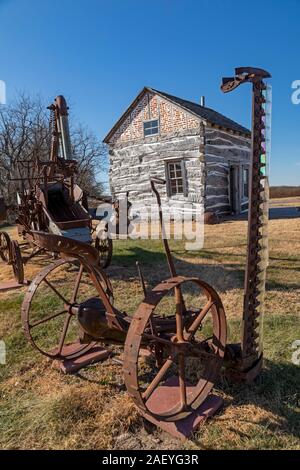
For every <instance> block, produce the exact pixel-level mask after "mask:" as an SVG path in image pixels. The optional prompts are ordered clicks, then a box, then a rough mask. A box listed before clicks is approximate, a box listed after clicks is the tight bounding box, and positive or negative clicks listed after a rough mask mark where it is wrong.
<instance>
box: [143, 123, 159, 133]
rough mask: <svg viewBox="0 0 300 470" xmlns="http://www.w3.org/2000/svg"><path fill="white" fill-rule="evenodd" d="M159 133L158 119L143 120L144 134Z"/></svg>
mask: <svg viewBox="0 0 300 470" xmlns="http://www.w3.org/2000/svg"><path fill="white" fill-rule="evenodd" d="M158 133H159V122H158V119H152V120H151V121H145V122H144V136H145V137H147V136H149V135H156V134H158Z"/></svg>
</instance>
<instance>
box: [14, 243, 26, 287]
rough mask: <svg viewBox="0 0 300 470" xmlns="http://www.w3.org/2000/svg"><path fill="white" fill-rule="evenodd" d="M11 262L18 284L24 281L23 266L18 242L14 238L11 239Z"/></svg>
mask: <svg viewBox="0 0 300 470" xmlns="http://www.w3.org/2000/svg"><path fill="white" fill-rule="evenodd" d="M11 264H12V267H13V271H14V276H15V280H16V281H17V282H18V283H19V284H23V283H24V266H23V260H22V255H21V251H20V247H19V243H18V242H17V241H16V240H12V241H11Z"/></svg>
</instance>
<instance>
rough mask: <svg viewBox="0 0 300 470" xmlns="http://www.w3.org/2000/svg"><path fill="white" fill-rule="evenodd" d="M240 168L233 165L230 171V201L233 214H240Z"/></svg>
mask: <svg viewBox="0 0 300 470" xmlns="http://www.w3.org/2000/svg"><path fill="white" fill-rule="evenodd" d="M239 173H240V172H239V167H238V165H231V166H230V170H229V199H230V209H231V213H232V214H239V213H240V195H239V186H240V185H239Z"/></svg>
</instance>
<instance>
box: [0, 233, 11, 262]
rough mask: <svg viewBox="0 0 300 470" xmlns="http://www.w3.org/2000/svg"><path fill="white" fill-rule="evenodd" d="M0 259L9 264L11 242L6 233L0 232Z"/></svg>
mask: <svg viewBox="0 0 300 470" xmlns="http://www.w3.org/2000/svg"><path fill="white" fill-rule="evenodd" d="M0 258H1V259H2V261H4V262H5V263H7V264H9V263H10V262H11V240H10V237H9V235H8V233H6V232H0Z"/></svg>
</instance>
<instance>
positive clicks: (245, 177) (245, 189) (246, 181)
mask: <svg viewBox="0 0 300 470" xmlns="http://www.w3.org/2000/svg"><path fill="white" fill-rule="evenodd" d="M243 197H244V199H248V197H249V168H245V167H244V168H243Z"/></svg>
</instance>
